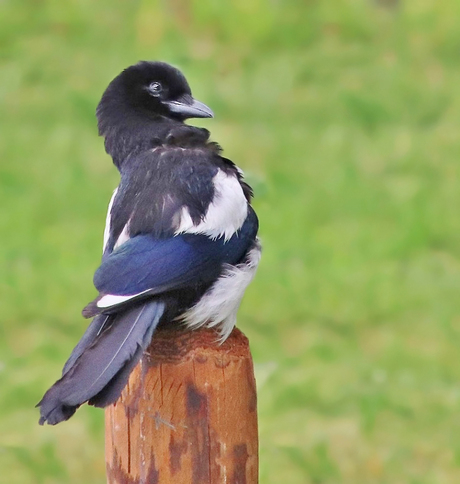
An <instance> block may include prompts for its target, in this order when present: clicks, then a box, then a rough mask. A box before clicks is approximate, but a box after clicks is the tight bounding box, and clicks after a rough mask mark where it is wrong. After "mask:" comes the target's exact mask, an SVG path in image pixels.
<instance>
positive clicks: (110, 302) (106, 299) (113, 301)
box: [97, 289, 150, 308]
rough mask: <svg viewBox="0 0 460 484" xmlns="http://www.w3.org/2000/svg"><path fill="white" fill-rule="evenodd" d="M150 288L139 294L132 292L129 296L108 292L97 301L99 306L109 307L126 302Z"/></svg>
mask: <svg viewBox="0 0 460 484" xmlns="http://www.w3.org/2000/svg"><path fill="white" fill-rule="evenodd" d="M149 290H150V289H147V290H145V291H142V292H138V293H137V294H130V295H129V296H118V295H116V294H106V295H105V296H102V297H101V299H99V301H98V302H97V307H98V308H109V307H111V306H116V305H117V304H121V303H124V302H126V301H129V300H130V299H133V298H135V297H137V296H140V295H141V294H144V293H146V292H148V291H149Z"/></svg>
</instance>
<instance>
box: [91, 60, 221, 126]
mask: <svg viewBox="0 0 460 484" xmlns="http://www.w3.org/2000/svg"><path fill="white" fill-rule="evenodd" d="M116 104H118V105H119V109H130V108H131V109H132V110H134V111H135V112H136V113H137V114H138V115H143V116H146V117H149V118H154V117H158V116H163V117H166V118H172V119H177V120H181V121H183V120H184V119H187V118H212V116H213V112H212V111H211V109H209V108H208V107H207V106H206V105H205V104H203V103H201V102H199V101H197V100H195V99H193V97H192V93H191V90H190V87H189V85H188V83H187V80H186V79H185V77H184V75H183V74H182V73H181V72H180V71H179V70H178V69H176V68H175V67H172V66H170V65H169V64H166V63H164V62H146V61H143V62H139V63H138V64H135V65H133V66H131V67H128V68H127V69H125V70H124V71H123V72H122V73H121V74H120V75H119V76H117V77H116V78H115V79H114V80H113V81H112V82H111V83H110V84H109V86H108V87H107V89H106V91H105V92H104V94H103V96H102V99H101V102H100V103H99V106H98V109H97V114H98V118H99V122H100V123H102V124H104V119H103V118H104V112H105V111H106V108H110V107H112V106H113V107H114V105H116ZM109 110H110V109H109Z"/></svg>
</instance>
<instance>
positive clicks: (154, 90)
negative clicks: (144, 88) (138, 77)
mask: <svg viewBox="0 0 460 484" xmlns="http://www.w3.org/2000/svg"><path fill="white" fill-rule="evenodd" d="M148 90H149V92H150V94H151V95H152V96H155V97H159V96H160V95H161V93H162V91H163V87H162V85H161V84H160V83H159V82H152V83H151V84H150V85H149V88H148Z"/></svg>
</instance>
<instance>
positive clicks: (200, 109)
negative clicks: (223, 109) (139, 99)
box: [163, 94, 214, 118]
mask: <svg viewBox="0 0 460 484" xmlns="http://www.w3.org/2000/svg"><path fill="white" fill-rule="evenodd" d="M163 104H165V105H166V106H168V109H169V110H170V111H171V112H172V113H174V114H178V115H180V116H181V117H183V118H213V117H214V113H213V112H212V110H211V109H210V108H208V106H206V104H204V103H202V102H200V101H197V100H196V99H193V97H192V96H190V95H189V94H186V95H185V96H181V97H180V98H179V99H177V100H175V101H164V102H163Z"/></svg>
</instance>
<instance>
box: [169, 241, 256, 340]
mask: <svg viewBox="0 0 460 484" xmlns="http://www.w3.org/2000/svg"><path fill="white" fill-rule="evenodd" d="M260 253H261V251H260V244H259V243H258V242H257V244H256V246H255V247H254V248H253V249H251V250H250V251H249V253H248V260H247V262H244V263H242V264H238V265H236V266H227V268H226V269H225V271H224V273H223V274H222V275H221V276H220V277H219V279H217V281H216V282H215V283H214V284H213V285H212V286H211V287H210V288H209V289H208V291H207V292H206V293H205V294H204V295H203V297H202V298H201V299H200V300H199V301H198V303H197V304H195V306H193V307H192V308H190V309H189V310H188V311H186V312H185V313H184V314H182V315H181V316H180V317H179V318H178V319H179V320H181V321H183V322H184V323H185V324H186V325H187V327H189V328H192V329H193V328H197V327H200V326H207V327H209V328H212V327H214V326H217V325H220V328H219V333H220V340H221V342H223V341H225V340H226V339H227V338H228V336H229V335H230V333H231V332H232V330H233V327H234V326H235V324H236V313H237V311H238V308H239V307H240V304H241V300H242V299H243V295H244V291H245V290H246V288H247V287H248V285H249V283H250V282H251V281H252V279H253V277H254V275H255V273H256V270H257V266H258V264H259V261H260Z"/></svg>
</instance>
